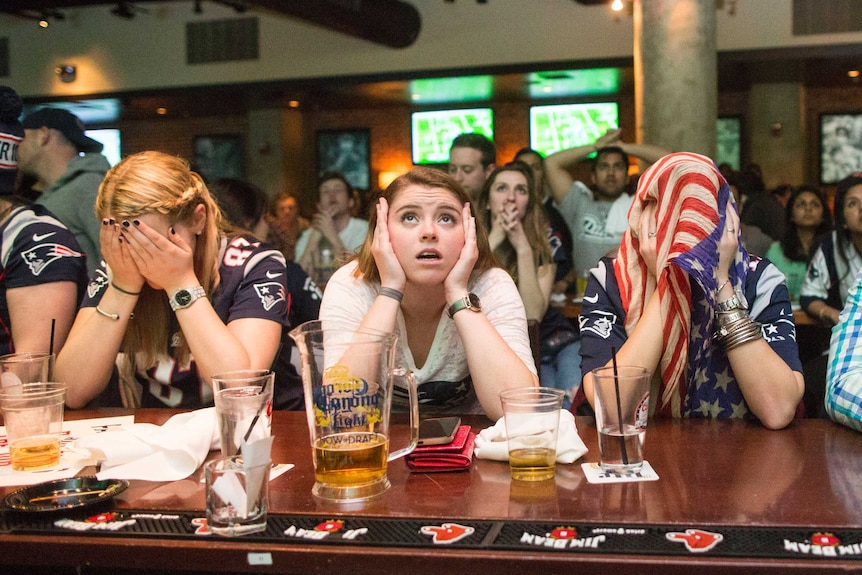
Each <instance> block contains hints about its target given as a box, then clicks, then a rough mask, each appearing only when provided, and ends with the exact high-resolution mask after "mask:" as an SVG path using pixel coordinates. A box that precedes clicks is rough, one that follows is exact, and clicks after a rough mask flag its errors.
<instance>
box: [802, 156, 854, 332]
mask: <svg viewBox="0 0 862 575" xmlns="http://www.w3.org/2000/svg"><path fill="white" fill-rule="evenodd" d="M860 270H862V172H856V173H854V174H852V175H850V176H848V177H846V178H844V179H843V180H841V181H840V182H838V185H837V186H836V188H835V230H834V231H833V232H832V233H831V234H828V235H826V236H824V237H823V238H821V240H820V242H819V244H818V245H817V248H816V251H815V252H814V255H813V256H812V257H811V262H810V263H809V265H808V272H807V273H806V274H805V279H804V280H803V282H802V287H801V288H800V298H799V299H800V302H801V304H802V309H804V310H805V311H806V312H808V314H809V315H810V316H812V317H816V318H818V319H819V320H820V321H822V322H824V323H826V325H829V326H832V325H834V324H836V323H838V313H839V310H840V309H841V308H843V307H844V302H845V301H846V300H847V294H848V293H850V289H851V288H852V287H853V286H854V285H855V284H854V282H855V280H856V276H857V275H858V274H859V271H860Z"/></svg>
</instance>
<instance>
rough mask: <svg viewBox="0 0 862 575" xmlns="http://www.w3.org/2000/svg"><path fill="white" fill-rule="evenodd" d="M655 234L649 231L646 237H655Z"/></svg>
mask: <svg viewBox="0 0 862 575" xmlns="http://www.w3.org/2000/svg"><path fill="white" fill-rule="evenodd" d="M655 234H656V233H655V232H649V233H648V234H647V236H648V237H650V238H654V237H655Z"/></svg>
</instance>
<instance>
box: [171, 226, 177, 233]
mask: <svg viewBox="0 0 862 575" xmlns="http://www.w3.org/2000/svg"><path fill="white" fill-rule="evenodd" d="M175 233H177V230H175V229H174V227H173V226H171V235H173V234H175Z"/></svg>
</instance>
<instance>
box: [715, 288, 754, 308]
mask: <svg viewBox="0 0 862 575" xmlns="http://www.w3.org/2000/svg"><path fill="white" fill-rule="evenodd" d="M735 309H748V301H746V299H745V296H744V295H743V294H742V293H741V292H739V291H735V292H734V294H733V295H732V296H731V297H730V299H726V300H724V301H719V302H715V311H716V312H717V313H727V312H729V311H733V310H735Z"/></svg>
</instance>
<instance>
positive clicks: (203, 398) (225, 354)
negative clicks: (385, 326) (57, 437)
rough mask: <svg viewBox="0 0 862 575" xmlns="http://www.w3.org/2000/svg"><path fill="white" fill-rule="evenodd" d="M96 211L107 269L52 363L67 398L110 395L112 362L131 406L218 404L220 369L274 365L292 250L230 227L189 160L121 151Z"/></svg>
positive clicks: (81, 402) (84, 400) (73, 402)
mask: <svg viewBox="0 0 862 575" xmlns="http://www.w3.org/2000/svg"><path fill="white" fill-rule="evenodd" d="M96 214H97V216H98V217H99V218H101V219H102V229H101V234H100V244H101V249H102V256H103V258H104V262H103V266H102V267H101V268H100V269H98V270H97V271H96V273H95V274H94V275H93V277H92V278H91V280H90V285H89V288H88V290H87V295H86V296H85V298H84V301H83V303H82V307H81V310H80V311H79V312H78V316H77V318H76V320H75V324H74V325H73V326H72V331H71V333H70V334H69V338H68V340H67V342H66V345H65V346H64V348H63V350H62V352H61V353H60V355H59V357H58V358H57V362H56V373H57V376H58V377H59V378H60V379H59V380H58V381H66V382H68V385H69V389H68V392H67V398H66V404H67V405H68V406H69V407H71V408H80V407H84V406H86V405H87V404H88V403H89V402H91V401H92V400H93V399H95V398H96V397H97V396H99V395H100V394H102V393H103V392H105V390H106V388H107V387H108V383H109V381H110V380H111V376H112V374H113V373H114V367H115V364H116V365H119V366H120V370H121V373H120V376H121V380H122V381H123V382H132V386H131V387H132V389H133V393H132V394H131V396H132V397H133V400H132V402H131V403H133V404H135V405H140V406H142V407H183V408H195V407H201V406H206V405H211V404H212V390H211V383H210V378H211V377H212V375H213V374H214V373H218V372H221V371H229V370H235V369H245V368H268V367H269V366H270V365H271V364H272V361H273V358H274V357H275V355H276V353H277V351H278V348H279V343H280V341H281V334H282V327H283V326H286V325H287V307H288V304H287V301H286V299H285V284H286V268H285V261H284V257H283V256H282V255H281V253H280V252H278V251H277V250H275V249H274V248H272V247H271V246H268V245H267V244H264V243H261V242H260V241H259V240H257V239H256V238H254V237H253V236H249V235H243V234H241V233H232V232H233V230H231V229H230V228H229V227H228V226H227V225H226V224H225V223H224V222H223V220H222V216H221V213H220V212H219V209H218V206H217V204H216V202H215V200H214V199H213V197H212V196H211V195H210V193H209V191H208V190H207V187H206V185H205V184H204V183H203V180H202V179H201V178H200V176H199V175H198V174H196V173H195V172H192V171H191V170H190V169H189V167H188V164H187V163H186V162H185V161H184V160H182V159H180V158H177V157H174V156H170V155H168V154H163V153H160V152H142V153H139V154H134V155H132V156H129V157H127V158H125V159H124V160H123V161H122V162H120V163H119V164H117V165H116V166H115V167H114V168H112V169H111V170H110V171H109V172H108V174H107V175H106V176H105V179H104V181H103V182H102V185H101V186H100V188H99V194H98V197H97V198H96ZM118 354H119V355H118ZM111 391H112V390H110V389H109V390H108V392H109V396H111V394H110V392H111ZM124 402H125V403H127V404H129V403H130V402H129V400H128V396H127V395H124Z"/></svg>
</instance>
